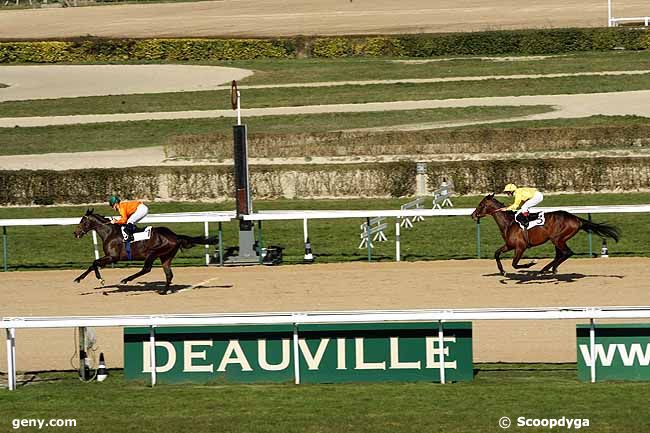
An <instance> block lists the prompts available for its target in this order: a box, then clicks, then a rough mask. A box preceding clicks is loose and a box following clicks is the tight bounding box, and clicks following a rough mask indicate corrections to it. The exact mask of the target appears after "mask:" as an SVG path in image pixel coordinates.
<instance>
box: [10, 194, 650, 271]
mask: <svg viewBox="0 0 650 433" xmlns="http://www.w3.org/2000/svg"><path fill="white" fill-rule="evenodd" d="M407 201H408V199H406V198H403V199H372V200H371V199H358V200H277V201H256V202H255V203H254V208H255V209H256V210H269V209H277V210H279V209H399V206H400V204H402V203H405V202H407ZM479 201H480V197H457V198H454V205H455V206H456V207H471V208H473V207H475V206H476V205H477V204H478V202H479ZM641 203H650V194H648V193H637V194H575V195H568V194H567V195H551V196H547V197H546V198H545V200H544V205H547V206H554V205H599V204H600V205H607V204H610V205H611V204H641ZM233 208H234V206H233V203H232V202H226V203H151V204H150V212H151V213H163V212H190V211H200V210H232V209H233ZM85 209H86V208H85V207H78V206H77V207H72V206H70V207H67V206H66V207H28V208H2V209H0V218H37V217H81V215H82V214H83V212H84V211H85ZM97 211H98V212H100V213H102V212H104V213H108V211H109V209H108V206H107V205H106V206H101V205H100V206H97ZM593 219H594V221H595V222H603V221H607V222H609V223H612V224H616V225H618V226H619V227H620V228H621V230H622V233H623V237H622V239H621V241H620V242H619V243H613V242H610V243H609V250H610V254H611V255H612V256H614V257H620V256H650V234H649V233H648V231H647V230H646V229H645V227H648V225H649V224H650V215H648V214H609V215H594V218H593ZM362 222H363V221H362V220H361V219H339V220H313V221H310V222H309V236H310V241H311V244H312V249H313V252H314V254H315V255H316V256H317V261H318V262H319V263H326V262H341V261H364V260H367V251H366V250H365V249H361V250H360V249H358V248H357V247H358V244H359V240H360V239H359V233H360V230H359V225H360V224H361V223H362ZM388 222H389V227H388V230H386V235H387V236H388V238H389V241H388V242H384V243H377V244H376V245H375V249H374V250H373V259H374V260H385V261H392V260H394V259H395V244H394V239H395V233H394V220H388ZM165 225H166V226H168V227H170V228H171V229H172V230H174V231H177V232H179V233H183V234H188V235H194V236H199V235H202V234H203V224H202V223H191V224H165ZM223 227H224V244H225V246H234V245H236V244H237V236H238V232H237V225H236V223H234V222H233V223H224V225H223ZM216 230H217V225H216V224H212V225H211V232H212V234H216ZM262 230H263V242H264V245H268V244H272V245H280V246H283V247H285V263H299V262H301V261H302V257H303V253H304V250H303V238H302V236H303V232H302V221H268V222H265V223H264V224H263V227H262ZM72 231H73V227H71V226H68V227H56V226H54V227H8V228H7V233H8V245H9V260H8V265H9V268H10V270H24V269H61V268H82V267H86V266H88V264H89V262H90V261H91V260H92V251H93V249H92V240H91V238H90V237H85V238H83V239H81V240H77V239H74V237H73V235H72ZM256 234H259V231H256ZM481 236H482V237H481V253H482V257H483V258H490V257H492V255H493V252H494V251H495V250H496V249H497V248H498V247H499V246H501V245H502V242H503V241H502V240H501V236H500V235H499V233H498V230H497V227H496V224H495V223H494V222H493V221H492V220H491V219H489V218H488V219H484V220H482V223H481ZM401 239H402V260H446V259H469V258H475V257H476V224H475V223H474V222H473V221H472V220H471V219H470V218H469V217H438V218H427V219H426V220H425V221H424V222H419V223H416V224H415V226H414V228H413V229H412V230H403V231H402V234H401ZM569 245H570V247H571V248H572V249H573V250H574V251H575V253H576V256H577V257H578V258H580V257H582V258H585V257H588V240H587V234H586V233H584V232H580V233H579V234H578V235H576V236H575V237H574V238H573V239H572V240H571V241H570V242H569ZM599 250H600V240H599V238H598V237H594V240H593V251H594V252H595V253H597V252H599ZM203 254H204V250H203V248H202V247H195V248H193V249H191V250H186V251H184V252H181V253H179V255H178V256H177V259H176V260H175V262H174V263H175V264H176V265H201V264H202V263H203V257H204V256H203ZM553 255H554V251H553V248H552V246H551V245H550V244H547V245H544V246H542V247H537V248H534V249H532V250H530V251H528V252H527V254H526V256H527V257H536V258H550V257H553ZM505 256H506V257H510V256H511V253H508V254H506V255H505ZM506 260H508V259H506ZM572 260H573V259H572Z"/></svg>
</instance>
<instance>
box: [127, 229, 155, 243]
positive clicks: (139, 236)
mask: <svg viewBox="0 0 650 433" xmlns="http://www.w3.org/2000/svg"><path fill="white" fill-rule="evenodd" d="M121 229H122V239H124V242H126V241H127V240H128V239H129V235H128V234H127V233H126V230H125V229H126V226H122V227H121ZM149 238H151V226H147V227H145V228H143V229H136V231H135V232H133V241H131V243H133V242H139V241H146V240H147V239H149Z"/></svg>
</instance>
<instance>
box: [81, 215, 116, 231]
mask: <svg viewBox="0 0 650 433" xmlns="http://www.w3.org/2000/svg"><path fill="white" fill-rule="evenodd" d="M84 218H86V219H87V220H88V221H90V222H92V223H95V227H96V226H107V225H109V224H110V222H106V223H103V222H99V221H95V220H92V219H90V218H89V217H88V215H84V216H82V217H81V220H82V221H83V220H84ZM81 230H82V232H81V234H84V235H85V234H86V233H88V232H89V231H91V230H95V229H94V228H89V229H88V230H86V228H85V225H84V226H82V227H81Z"/></svg>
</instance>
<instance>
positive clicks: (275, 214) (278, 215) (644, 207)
mask: <svg viewBox="0 0 650 433" xmlns="http://www.w3.org/2000/svg"><path fill="white" fill-rule="evenodd" d="M531 210H532V211H533V212H538V211H544V212H552V211H558V210H563V211H567V212H570V213H573V214H587V215H591V214H606V213H650V204H639V205H606V206H557V207H539V208H531ZM472 212H474V209H473V208H456V209H454V208H452V209H449V208H447V209H405V210H401V209H400V210H396V209H390V210H381V209H377V210H373V209H367V210H298V211H296V210H286V211H285V210H281V211H261V212H259V213H254V214H251V215H244V216H243V218H244V219H245V220H248V221H258V222H262V221H284V220H303V232H304V233H303V236H304V239H307V238H308V237H309V232H308V221H309V220H310V219H337V218H365V219H369V218H378V217H395V218H397V220H396V222H395V261H397V262H399V261H400V260H401V234H400V231H401V230H400V229H401V227H400V222H401V221H402V220H403V219H404V218H409V217H411V218H413V217H439V216H470V215H471V214H472ZM476 230H477V245H476V249H477V256H479V257H480V255H481V252H480V242H481V232H480V225H479V224H477V225H476ZM371 249H372V248H371V246H370V245H368V259H369V260H370V257H371ZM589 253H590V254H591V253H592V241H591V234H589Z"/></svg>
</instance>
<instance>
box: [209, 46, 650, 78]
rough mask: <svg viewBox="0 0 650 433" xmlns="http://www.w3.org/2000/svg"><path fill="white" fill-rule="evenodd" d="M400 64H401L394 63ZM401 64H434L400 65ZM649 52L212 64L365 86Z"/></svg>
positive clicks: (571, 66)
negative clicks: (371, 82)
mask: <svg viewBox="0 0 650 433" xmlns="http://www.w3.org/2000/svg"><path fill="white" fill-rule="evenodd" d="M398 60H399V61H398ZM402 60H415V61H416V62H422V60H425V61H426V60H436V61H433V62H427V63H416V62H412V63H402V62H401V61H402ZM649 62H650V51H609V52H588V53H579V54H571V55H560V56H552V57H547V58H544V59H540V60H525V58H524V57H522V60H517V61H499V62H495V61H491V60H483V59H481V58H479V57H462V56H457V57H453V58H447V59H446V58H444V57H441V58H432V59H421V58H416V59H385V58H380V59H373V58H345V59H286V60H285V59H256V60H238V61H229V62H211V63H205V64H212V65H217V66H230V67H235V68H243V69H250V70H252V71H254V72H255V74H254V75H252V76H250V77H247V78H245V79H244V80H242V81H241V84H246V85H254V84H287V83H312V82H324V81H357V80H359V81H363V80H387V79H399V78H436V77H438V78H443V77H476V76H484V75H516V74H554V73H577V72H602V71H630V70H646V69H649V67H650V63H649Z"/></svg>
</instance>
